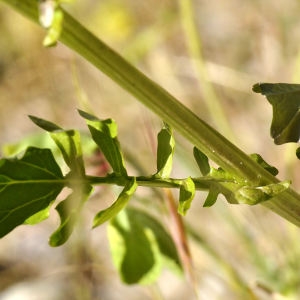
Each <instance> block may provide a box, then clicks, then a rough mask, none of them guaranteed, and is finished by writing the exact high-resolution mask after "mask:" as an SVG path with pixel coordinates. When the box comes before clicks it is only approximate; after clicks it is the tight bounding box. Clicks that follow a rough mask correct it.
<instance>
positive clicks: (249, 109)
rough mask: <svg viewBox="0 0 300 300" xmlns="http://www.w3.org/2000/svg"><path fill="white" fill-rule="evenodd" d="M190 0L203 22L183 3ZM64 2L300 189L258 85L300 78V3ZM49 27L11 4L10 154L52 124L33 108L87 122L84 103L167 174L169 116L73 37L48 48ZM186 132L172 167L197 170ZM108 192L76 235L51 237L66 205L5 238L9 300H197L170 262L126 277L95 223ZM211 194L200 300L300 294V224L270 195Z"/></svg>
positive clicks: (1, 268)
mask: <svg viewBox="0 0 300 300" xmlns="http://www.w3.org/2000/svg"><path fill="white" fill-rule="evenodd" d="M189 2H191V5H192V12H193V18H194V22H195V27H194V28H193V26H192V25H193V24H190V23H189V20H191V19H190V16H189V14H188V13H186V11H185V10H184V8H185V5H186V4H187V3H189ZM65 8H66V9H67V10H68V11H69V12H70V13H71V14H72V15H74V16H76V17H77V18H78V20H80V22H81V23H83V24H84V25H85V26H86V27H87V28H89V29H90V30H91V31H92V32H93V33H94V34H95V35H97V36H98V37H99V38H101V39H102V40H104V41H105V42H106V43H108V44H109V45H110V46H111V47H112V48H114V49H115V50H117V51H118V52H119V53H120V54H122V55H123V56H125V57H126V58H127V59H128V60H129V61H130V62H131V63H133V64H134V65H135V66H137V67H138V68H139V69H140V70H142V71H143V72H145V73H146V74H147V75H148V76H150V77H151V78H152V79H153V80H155V81H157V83H159V84H160V85H162V86H163V87H164V88H166V89H167V90H168V91H169V92H170V93H171V94H173V95H174V96H175V97H177V98H178V99H179V100H180V101H181V102H183V103H184V104H186V105H187V106H188V107H189V108H190V109H191V110H193V111H194V112H195V113H196V114H197V115H199V116H200V117H201V118H202V119H204V120H205V121H206V122H208V123H209V124H211V125H212V126H214V127H215V128H217V129H218V130H219V131H220V132H221V133H222V134H224V135H225V136H226V137H227V138H229V139H230V140H231V141H233V142H234V143H235V144H237V145H238V146H239V147H240V148H241V149H242V150H243V151H245V152H246V153H249V154H250V153H259V154H261V155H262V156H263V157H264V158H265V160H266V161H267V162H269V163H270V164H271V165H274V166H275V167H277V168H278V169H279V175H278V177H279V178H280V179H282V180H285V179H291V180H292V182H293V187H294V188H295V189H296V190H297V189H298V190H299V187H300V180H299V175H297V173H298V174H299V172H297V170H299V162H298V161H297V160H296V159H295V149H296V147H297V145H295V144H289V145H282V146H275V145H274V144H273V141H272V139H271V137H270V136H269V127H270V122H271V118H272V110H271V106H270V105H269V104H268V102H267V101H266V99H264V98H263V97H262V96H260V95H258V94H254V93H253V92H252V90H251V88H252V85H253V84H254V83H256V82H299V81H300V52H299V40H300V18H299V15H300V2H299V1H297V0H277V1H271V0H255V1H254V0H244V1H238V0H226V1H222V0H210V1H208V0H194V1H189V0H187V1H184V0H159V1H158V0H148V1H135V0H122V1H121V0H101V1H96V0H85V1H75V2H74V3H71V4H68V5H65ZM193 29H194V30H196V31H195V32H193ZM44 36H45V32H44V30H43V29H41V28H40V27H39V26H37V25H36V24H33V23H31V22H30V21H29V20H27V19H25V18H24V17H23V16H21V15H19V14H18V13H16V12H14V11H13V10H12V9H11V8H9V7H7V6H6V5H5V4H4V3H0V37H1V38H0V145H1V147H2V155H6V154H7V151H8V149H10V148H8V146H7V145H11V144H15V143H18V142H20V141H24V139H27V138H28V137H31V136H32V135H33V134H36V133H41V131H40V130H39V129H38V128H37V127H36V126H35V125H34V124H33V123H31V122H30V120H29V119H28V117H27V116H28V115H29V114H30V115H36V116H39V117H42V118H45V119H48V120H51V121H53V122H55V123H57V124H59V125H61V126H62V127H64V128H77V129H81V130H83V131H86V127H85V124H84V121H83V120H82V119H81V118H80V117H79V115H78V113H77V110H76V109H77V108H81V109H86V110H91V111H93V112H94V114H96V115H97V116H98V117H100V118H113V119H115V120H116V122H117V123H118V126H119V138H120V141H121V144H122V146H123V147H124V151H125V153H126V159H127V163H128V165H129V166H130V170H131V172H132V174H140V173H139V171H138V170H140V169H142V170H143V172H144V174H145V175H147V174H152V173H154V172H155V167H156V160H155V143H156V134H157V132H158V131H159V129H160V127H161V125H162V122H161V120H159V119H158V118H157V117H156V116H155V115H154V114H153V113H152V112H150V111H149V110H148V109H147V108H145V107H144V106H143V105H141V104H140V103H139V102H138V101H137V100H136V99H134V98H133V97H132V96H130V95H128V94H127V92H124V91H123V90H122V89H121V88H120V87H118V86H117V85H116V84H115V83H114V82H112V81H111V80H110V79H108V78H107V77H106V76H105V75H103V74H102V73H101V72H99V71H98V70H96V69H95V68H94V67H93V66H91V65H90V64H89V63H87V62H86V61H84V60H83V59H82V58H81V57H79V56H78V55H77V54H75V53H73V52H72V51H70V50H69V49H67V48H66V47H65V46H63V45H61V44H58V45H57V46H56V47H54V48H51V49H46V48H43V47H42V41H43V38H44ZM175 137H176V141H177V148H176V153H175V162H174V170H173V173H172V176H173V177H187V176H190V175H193V176H197V175H198V174H199V172H198V171H197V168H196V166H195V162H194V161H193V157H192V145H190V144H189V143H188V142H187V141H186V140H185V139H184V137H181V136H179V135H177V134H176V133H175ZM38 143H41V144H42V143H45V145H48V143H49V142H48V141H47V140H46V141H44V140H39V142H38ZM24 145H25V143H24V142H23V143H21V146H22V147H23V148H24ZM20 150H22V149H20ZM5 151H6V152H5ZM87 161H88V162H90V163H91V160H89V158H87ZM94 168H95V167H93V166H92V165H91V166H90V169H89V171H90V172H91V173H93V172H94ZM95 193H96V194H95V195H94V196H93V198H92V199H91V201H89V202H88V203H87V205H86V208H85V210H84V213H83V216H82V222H81V226H80V228H79V229H77V231H76V233H75V234H74V235H73V237H72V238H71V239H70V241H69V242H68V243H67V244H65V245H64V246H61V247H59V248H51V247H50V246H49V245H48V237H49V236H50V235H51V233H52V232H53V231H54V230H55V228H56V226H58V224H59V218H58V216H57V214H56V212H55V211H54V209H53V211H52V213H51V216H50V218H49V219H48V220H46V221H44V222H43V223H41V224H39V225H38V226H34V227H30V226H20V227H19V228H17V229H15V230H14V231H13V232H12V233H10V234H9V235H8V236H6V237H4V238H3V239H2V240H1V241H0V299H1V300H16V299H23V300H24V299H30V300H32V299H39V300H48V299H49V300H50V299H54V300H56V299H66V297H69V298H70V299H104V300H118V299H172V300H173V299H183V298H185V299H196V296H195V293H194V289H193V287H192V286H191V284H190V283H189V282H188V281H187V280H186V279H185V278H184V277H178V276H177V275H175V274H173V273H171V272H170V271H168V270H165V271H164V272H163V274H162V276H161V277H160V279H159V280H158V282H157V283H156V284H153V285H151V286H138V285H134V286H126V285H124V284H123V283H122V282H121V281H120V279H119V277H118V274H117V273H116V271H115V269H114V266H113V264H112V262H111V257H110V254H109V246H108V241H107V237H106V226H102V227H100V228H97V229H94V230H91V229H90V227H91V220H92V218H93V216H94V214H95V213H96V212H97V211H99V210H100V209H101V208H104V207H106V206H108V205H109V204H110V203H112V201H113V200H114V199H115V198H116V196H117V191H116V189H115V188H113V187H100V188H98V189H96V191H95ZM173 194H174V197H175V198H176V196H177V193H176V191H173ZM138 195H139V197H138V198H137V199H133V201H139V200H140V199H143V203H144V205H146V207H147V210H149V212H153V213H154V214H163V211H161V212H160V211H159V207H160V205H158V204H157V203H159V202H160V201H161V200H160V199H158V198H157V194H155V193H153V191H151V190H149V189H140V190H139V193H138ZM204 199H205V193H203V192H198V193H197V195H196V197H195V199H194V202H193V204H192V208H191V210H190V211H189V213H188V214H187V216H186V217H185V218H184V222H185V223H186V226H187V230H191V231H192V232H193V234H192V235H189V245H190V249H191V254H192V258H193V264H194V271H195V274H196V277H197V284H196V290H197V291H198V298H199V299H246V298H245V294H243V292H244V287H245V286H247V287H249V288H250V289H251V290H252V291H253V295H251V296H250V294H249V295H248V296H249V299H298V298H297V297H298V296H299V295H300V259H299V258H300V245H299V229H298V228H296V227H295V226H294V225H292V224H290V223H288V222H287V221H286V220H284V219H282V218H281V217H279V216H277V215H275V214H274V213H272V212H271V211H269V210H267V209H265V208H264V207H262V206H255V207H249V206H246V205H230V204H228V203H227V202H226V201H225V200H224V199H223V198H221V197H220V199H219V200H218V201H217V203H216V205H214V206H213V207H211V208H203V207H202V205H203V201H204ZM161 219H162V221H163V222H165V218H164V217H162V218H161ZM165 225H166V226H167V227H168V226H169V225H168V222H165ZM251 297H252V298H251Z"/></svg>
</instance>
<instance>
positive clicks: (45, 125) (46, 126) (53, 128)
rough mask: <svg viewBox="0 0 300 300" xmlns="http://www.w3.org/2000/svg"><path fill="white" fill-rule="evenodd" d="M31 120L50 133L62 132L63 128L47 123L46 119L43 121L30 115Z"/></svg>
mask: <svg viewBox="0 0 300 300" xmlns="http://www.w3.org/2000/svg"><path fill="white" fill-rule="evenodd" d="M29 118H30V120H31V121H32V122H33V123H34V124H36V125H37V126H39V127H41V128H42V129H44V130H46V131H48V132H52V131H56V130H62V128H61V127H59V126H57V125H56V124H54V123H52V122H50V121H47V120H44V119H41V118H38V117H35V116H31V115H29Z"/></svg>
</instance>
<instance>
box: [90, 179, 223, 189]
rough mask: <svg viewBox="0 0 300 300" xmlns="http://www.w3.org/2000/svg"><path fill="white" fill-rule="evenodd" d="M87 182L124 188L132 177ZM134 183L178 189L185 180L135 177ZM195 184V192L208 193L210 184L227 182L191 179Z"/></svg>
mask: <svg viewBox="0 0 300 300" xmlns="http://www.w3.org/2000/svg"><path fill="white" fill-rule="evenodd" d="M86 178H87V181H88V183H89V184H91V185H97V184H114V185H119V186H125V184H126V183H127V182H128V181H129V180H131V179H132V178H133V177H132V176H127V177H120V176H107V177H97V176H87V177H86ZM135 178H136V182H137V184H138V185H139V186H147V187H153V188H180V186H181V185H182V182H183V181H184V180H185V179H175V178H156V177H154V176H137V177H135ZM192 180H193V181H194V184H195V188H196V190H201V191H208V190H209V189H210V187H211V185H212V184H214V183H216V182H218V183H223V182H227V183H228V181H227V180H226V179H224V180H223V179H222V180H221V179H220V180H217V179H215V178H212V177H200V178H192Z"/></svg>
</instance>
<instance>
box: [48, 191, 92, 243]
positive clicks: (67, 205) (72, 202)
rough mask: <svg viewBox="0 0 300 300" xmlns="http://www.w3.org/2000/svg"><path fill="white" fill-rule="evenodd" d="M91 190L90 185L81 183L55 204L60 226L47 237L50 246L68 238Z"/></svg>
mask: <svg viewBox="0 0 300 300" xmlns="http://www.w3.org/2000/svg"><path fill="white" fill-rule="evenodd" d="M91 191H92V187H91V186H90V185H83V186H82V187H80V188H77V189H76V190H75V191H74V192H73V193H72V194H71V195H69V196H68V197H67V198H66V199H65V200H63V201H61V202H60V203H59V204H58V205H57V206H56V208H55V209H56V210H57V212H58V214H59V217H60V220H61V222H60V226H59V227H58V228H57V230H56V231H55V232H54V233H53V234H52V235H51V237H50V239H49V244H50V246H52V247H57V246H60V245H62V244H64V243H65V242H66V241H67V240H68V238H69V237H70V235H71V234H72V232H73V229H74V226H75V224H76V222H77V221H78V218H79V216H80V212H81V210H82V206H83V204H84V203H85V201H86V200H87V199H88V197H89V195H90V193H91Z"/></svg>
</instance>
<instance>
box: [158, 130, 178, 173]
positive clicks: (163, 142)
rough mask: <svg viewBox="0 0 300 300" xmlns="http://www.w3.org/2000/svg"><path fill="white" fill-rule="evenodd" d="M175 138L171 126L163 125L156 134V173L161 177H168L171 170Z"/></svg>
mask: <svg viewBox="0 0 300 300" xmlns="http://www.w3.org/2000/svg"><path fill="white" fill-rule="evenodd" d="M174 147H175V140H174V137H173V134H172V130H171V128H170V127H169V126H168V125H167V124H165V127H164V128H163V129H162V130H161V131H160V132H159V133H158V135H157V173H156V175H157V176H159V177H162V178H166V177H169V176H170V174H171V171H172V163H173V154H174Z"/></svg>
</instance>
